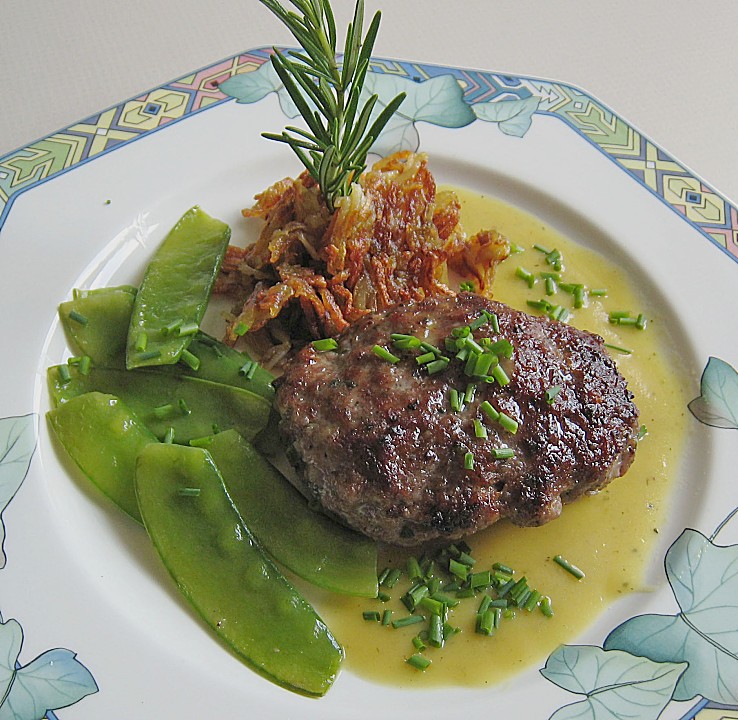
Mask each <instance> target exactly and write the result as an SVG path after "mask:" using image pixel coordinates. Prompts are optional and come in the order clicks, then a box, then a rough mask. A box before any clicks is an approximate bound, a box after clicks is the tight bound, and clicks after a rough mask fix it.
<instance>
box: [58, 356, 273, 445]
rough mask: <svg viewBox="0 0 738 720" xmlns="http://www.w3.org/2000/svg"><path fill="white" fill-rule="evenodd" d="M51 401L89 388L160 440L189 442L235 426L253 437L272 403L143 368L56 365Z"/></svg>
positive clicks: (232, 389) (233, 389) (225, 387)
mask: <svg viewBox="0 0 738 720" xmlns="http://www.w3.org/2000/svg"><path fill="white" fill-rule="evenodd" d="M47 375H48V385H49V389H50V392H51V397H52V400H53V401H54V404H55V405H60V404H61V403H63V402H66V401H67V400H69V399H70V398H73V397H76V396H77V395H82V394H84V393H87V392H93V391H97V392H102V393H107V394H109V395H115V396H116V397H119V398H120V399H121V400H123V402H124V403H125V404H126V405H127V406H128V407H129V408H130V409H131V410H132V411H133V412H134V413H135V414H136V415H137V416H138V417H139V418H140V419H141V422H143V423H144V424H145V425H146V427H148V428H149V430H151V432H153V433H154V435H156V436H157V437H158V438H159V439H160V440H164V439H170V440H172V441H173V442H175V443H181V444H187V443H189V442H190V441H192V440H196V439H198V438H202V437H206V436H209V435H212V434H213V432H217V431H219V430H228V429H230V428H233V429H235V430H237V431H238V432H239V433H240V434H241V435H243V436H244V437H245V438H248V439H249V440H252V439H253V438H254V437H255V436H256V435H257V434H258V433H259V432H260V431H261V430H262V429H263V428H264V427H265V426H266V424H267V422H268V420H269V415H270V410H271V405H270V403H269V402H268V401H267V400H265V399H264V398H263V397H261V396H260V395H256V394H255V393H252V392H249V391H248V390H243V389H242V388H237V387H231V386H229V385H221V384H220V383H213V382H209V381H207V380H200V379H197V378H194V377H187V376H179V375H169V374H164V373H157V372H149V371H147V370H138V371H135V372H131V371H130V370H119V369H115V368H96V367H92V368H89V369H87V370H86V374H85V372H84V371H83V369H82V368H81V367H80V366H70V365H55V366H52V367H50V368H49V369H48V373H47Z"/></svg>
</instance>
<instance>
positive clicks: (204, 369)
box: [59, 285, 274, 401]
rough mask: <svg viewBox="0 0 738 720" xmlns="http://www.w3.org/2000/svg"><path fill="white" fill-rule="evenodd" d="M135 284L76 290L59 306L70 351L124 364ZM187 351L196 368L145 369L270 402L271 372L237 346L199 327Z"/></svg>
mask: <svg viewBox="0 0 738 720" xmlns="http://www.w3.org/2000/svg"><path fill="white" fill-rule="evenodd" d="M135 295H136V288H134V287H132V286H129V285H126V286H122V287H114V288H100V289H96V290H86V291H79V290H75V291H74V298H73V299H72V300H68V301H67V302H63V303H61V305H59V318H60V319H61V323H62V326H63V327H64V330H65V332H66V335H67V338H68V339H69V342H70V345H71V346H72V348H73V350H74V352H76V353H78V354H79V355H88V356H89V357H90V359H91V360H92V364H93V365H95V366H97V367H112V368H122V367H125V362H126V339H127V333H128V327H129V325H130V323H131V313H132V311H133V303H134V298H135ZM188 350H189V352H190V353H192V355H193V356H194V357H195V358H196V359H197V363H196V364H197V369H196V370H195V369H193V368H191V367H190V366H188V365H185V364H184V363H176V364H174V365H160V366H155V365H152V366H150V367H148V368H147V370H149V371H157V372H163V373H170V374H176V375H190V376H191V377H197V378H200V379H202V380H210V381H212V382H219V383H224V384H225V385H233V386H234V387H241V388H243V389H244V390H250V391H251V392H254V393H256V394H257V395H261V396H262V397H264V398H266V399H267V400H269V401H271V400H272V398H273V397H274V388H273V387H272V384H271V383H272V380H274V376H273V375H272V374H271V373H270V372H268V371H267V370H264V368H262V367H260V366H259V365H257V364H255V363H253V362H252V360H251V358H249V356H248V355H246V354H245V353H242V352H240V351H238V350H235V349H233V348H231V347H228V345H225V344H224V343H222V342H220V341H218V340H216V339H215V338H214V337H211V336H210V335H207V334H206V333H204V332H202V331H198V332H197V333H196V334H195V335H194V337H193V339H192V342H191V343H190V345H189V347H188Z"/></svg>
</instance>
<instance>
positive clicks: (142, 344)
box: [136, 331, 149, 353]
mask: <svg viewBox="0 0 738 720" xmlns="http://www.w3.org/2000/svg"><path fill="white" fill-rule="evenodd" d="M148 344H149V336H148V335H147V334H146V333H145V332H143V331H142V332H140V333H139V334H138V335H137V336H136V352H139V353H142V352H144V351H145V350H146V346H147V345H148Z"/></svg>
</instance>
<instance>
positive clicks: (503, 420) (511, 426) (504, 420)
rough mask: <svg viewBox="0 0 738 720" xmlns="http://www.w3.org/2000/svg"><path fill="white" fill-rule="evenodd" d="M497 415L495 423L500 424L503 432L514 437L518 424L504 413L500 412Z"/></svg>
mask: <svg viewBox="0 0 738 720" xmlns="http://www.w3.org/2000/svg"><path fill="white" fill-rule="evenodd" d="M498 415H499V416H498V418H497V422H498V423H500V425H502V427H503V428H505V430H507V431H508V432H510V433H512V434H513V435H515V433H516V432H517V431H518V427H519V425H518V423H517V422H516V421H515V420H513V419H512V418H511V417H510V416H509V415H507V414H506V413H504V412H500V413H498Z"/></svg>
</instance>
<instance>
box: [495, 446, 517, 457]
mask: <svg viewBox="0 0 738 720" xmlns="http://www.w3.org/2000/svg"><path fill="white" fill-rule="evenodd" d="M492 457H493V458H494V459H495V460H509V459H510V458H514V457H515V450H513V449H512V448H509V447H504V448H493V449H492Z"/></svg>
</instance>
